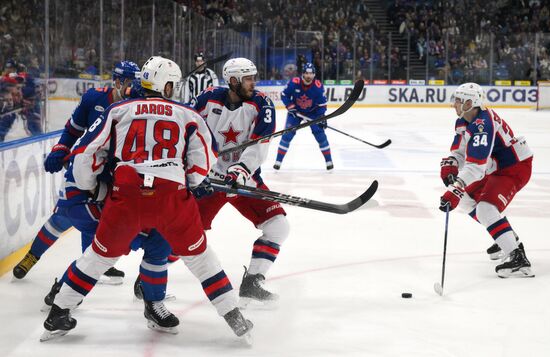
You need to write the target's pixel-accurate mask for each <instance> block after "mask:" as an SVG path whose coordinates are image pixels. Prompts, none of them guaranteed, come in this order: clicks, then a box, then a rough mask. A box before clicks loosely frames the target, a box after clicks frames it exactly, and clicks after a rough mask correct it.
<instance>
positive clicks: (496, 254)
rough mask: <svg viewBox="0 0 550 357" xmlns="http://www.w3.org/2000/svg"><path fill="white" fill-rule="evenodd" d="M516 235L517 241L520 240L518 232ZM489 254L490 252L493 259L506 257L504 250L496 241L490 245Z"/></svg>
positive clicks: (490, 257)
mask: <svg viewBox="0 0 550 357" xmlns="http://www.w3.org/2000/svg"><path fill="white" fill-rule="evenodd" d="M514 236H515V237H516V242H519V237H518V236H517V234H516V233H514ZM487 254H489V259H491V260H498V259H503V258H504V252H503V251H502V249H500V247H499V246H498V244H496V243H495V244H493V245H492V246H490V247H489V248H487Z"/></svg>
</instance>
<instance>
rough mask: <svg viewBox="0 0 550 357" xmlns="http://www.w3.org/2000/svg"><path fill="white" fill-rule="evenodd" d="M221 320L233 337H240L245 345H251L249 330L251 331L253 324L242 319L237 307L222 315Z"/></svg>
mask: <svg viewBox="0 0 550 357" xmlns="http://www.w3.org/2000/svg"><path fill="white" fill-rule="evenodd" d="M223 318H224V319H225V321H226V322H227V324H228V325H229V327H231V329H232V330H233V332H234V333H235V335H237V336H238V337H241V338H242V339H243V340H244V342H245V343H246V344H248V345H252V335H251V334H250V330H252V327H254V324H253V323H252V322H251V321H250V320H247V319H245V318H244V316H243V314H241V311H240V310H239V308H238V307H236V308H234V309H233V310H231V311H229V312H228V313H227V314H225V315H223Z"/></svg>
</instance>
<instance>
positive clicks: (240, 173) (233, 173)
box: [225, 162, 250, 186]
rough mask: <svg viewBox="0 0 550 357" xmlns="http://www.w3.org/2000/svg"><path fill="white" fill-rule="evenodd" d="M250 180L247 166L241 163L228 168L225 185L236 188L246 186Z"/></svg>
mask: <svg viewBox="0 0 550 357" xmlns="http://www.w3.org/2000/svg"><path fill="white" fill-rule="evenodd" d="M249 178H250V170H249V169H248V167H246V165H245V164H243V163H242V162H239V163H238V164H235V165H231V166H229V167H228V168H227V173H226V174H225V184H226V185H229V186H235V184H239V185H244V184H245V183H246V181H247V180H248V179H249Z"/></svg>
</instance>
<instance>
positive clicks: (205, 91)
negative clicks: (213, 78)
mask: <svg viewBox="0 0 550 357" xmlns="http://www.w3.org/2000/svg"><path fill="white" fill-rule="evenodd" d="M214 89H216V87H214V86H210V87H208V88H206V89H205V90H203V91H202V93H201V94H204V93H208V92H213V91H214Z"/></svg>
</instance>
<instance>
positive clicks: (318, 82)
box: [314, 79, 323, 88]
mask: <svg viewBox="0 0 550 357" xmlns="http://www.w3.org/2000/svg"><path fill="white" fill-rule="evenodd" d="M314 83H315V86H316V87H317V88H322V87H323V83H321V81H320V80H318V79H316V80H315V82H314Z"/></svg>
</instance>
